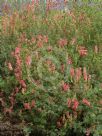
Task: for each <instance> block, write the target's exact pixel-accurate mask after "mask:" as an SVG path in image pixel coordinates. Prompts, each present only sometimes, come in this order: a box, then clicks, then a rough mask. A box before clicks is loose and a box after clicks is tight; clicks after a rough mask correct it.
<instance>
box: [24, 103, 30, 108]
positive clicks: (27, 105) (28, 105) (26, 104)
mask: <svg viewBox="0 0 102 136" xmlns="http://www.w3.org/2000/svg"><path fill="white" fill-rule="evenodd" d="M23 106H24V109H25V110H30V109H31V107H30V104H29V103H24V104H23Z"/></svg>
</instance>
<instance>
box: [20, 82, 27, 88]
mask: <svg viewBox="0 0 102 136" xmlns="http://www.w3.org/2000/svg"><path fill="white" fill-rule="evenodd" d="M20 84H21V85H22V87H24V88H26V83H25V81H24V80H20Z"/></svg>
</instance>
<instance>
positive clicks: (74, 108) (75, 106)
mask: <svg viewBox="0 0 102 136" xmlns="http://www.w3.org/2000/svg"><path fill="white" fill-rule="evenodd" d="M72 102H73V106H72V109H73V110H76V109H77V108H78V106H79V102H78V100H76V99H73V100H72Z"/></svg>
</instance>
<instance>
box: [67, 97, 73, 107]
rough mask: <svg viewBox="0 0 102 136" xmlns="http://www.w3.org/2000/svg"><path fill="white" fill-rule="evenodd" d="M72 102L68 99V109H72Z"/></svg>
mask: <svg viewBox="0 0 102 136" xmlns="http://www.w3.org/2000/svg"><path fill="white" fill-rule="evenodd" d="M71 102H72V100H71V99H68V101H67V105H68V108H70V107H71Z"/></svg>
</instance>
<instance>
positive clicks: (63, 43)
mask: <svg viewBox="0 0 102 136" xmlns="http://www.w3.org/2000/svg"><path fill="white" fill-rule="evenodd" d="M67 43H68V42H67V39H60V40H59V41H58V44H59V46H60V47H64V46H65V45H67Z"/></svg>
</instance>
